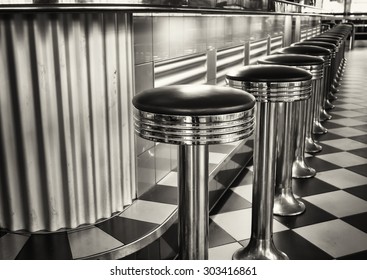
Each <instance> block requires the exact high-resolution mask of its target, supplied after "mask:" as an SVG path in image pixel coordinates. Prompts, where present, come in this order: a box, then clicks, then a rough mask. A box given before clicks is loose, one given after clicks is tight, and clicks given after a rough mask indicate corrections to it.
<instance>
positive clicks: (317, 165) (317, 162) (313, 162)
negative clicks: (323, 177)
mask: <svg viewBox="0 0 367 280" xmlns="http://www.w3.org/2000/svg"><path fill="white" fill-rule="evenodd" d="M305 161H306V163H307V164H308V165H309V166H310V167H312V168H314V169H315V170H316V172H322V171H328V170H333V169H338V168H340V166H337V165H335V164H332V163H330V162H327V161H325V160H322V159H319V158H317V157H307V158H305Z"/></svg>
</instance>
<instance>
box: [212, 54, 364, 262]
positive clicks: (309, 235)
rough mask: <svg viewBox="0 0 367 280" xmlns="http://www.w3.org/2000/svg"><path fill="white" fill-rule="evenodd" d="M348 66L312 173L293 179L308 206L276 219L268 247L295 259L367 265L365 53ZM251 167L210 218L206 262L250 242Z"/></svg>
mask: <svg viewBox="0 0 367 280" xmlns="http://www.w3.org/2000/svg"><path fill="white" fill-rule="evenodd" d="M346 57H347V59H348V61H347V66H346V71H345V74H344V77H343V81H342V86H341V87H340V92H339V93H338V95H337V96H338V99H337V100H336V101H334V102H333V104H335V106H336V108H335V109H333V110H332V111H330V113H331V115H332V116H333V118H332V119H331V120H329V121H327V122H325V123H324V126H325V127H326V128H327V129H328V133H327V134H325V135H322V136H319V137H317V138H316V139H317V140H319V142H320V144H321V145H322V147H323V150H322V151H321V152H320V153H318V154H314V155H307V162H308V164H309V165H310V166H312V167H314V168H315V169H316V170H317V171H318V173H317V175H316V177H314V178H311V179H293V182H292V184H293V192H294V193H295V194H296V195H297V196H298V197H300V199H301V200H302V201H303V202H304V203H305V204H306V211H305V213H303V214H302V215H299V216H296V217H287V218H285V217H276V216H275V218H274V230H273V231H274V235H273V237H274V243H275V245H276V247H277V248H278V249H280V250H282V251H283V252H285V253H286V254H287V255H288V256H289V258H290V259H293V260H322V259H326V260H327V259H364V260H366V259H367V95H366V85H365V77H366V72H367V63H366V58H367V49H366V48H361V49H355V50H353V51H351V52H350V53H348V54H347V56H346ZM251 199H252V166H248V167H247V170H246V171H245V172H244V173H243V174H242V176H241V178H239V180H238V182H237V183H236V184H235V185H233V187H232V188H231V189H230V190H229V191H228V192H227V193H226V195H225V198H224V199H223V200H222V201H221V203H220V205H217V206H216V208H215V209H214V211H212V213H211V214H212V215H211V217H210V220H211V224H210V250H209V258H210V259H231V257H232V254H233V252H234V251H235V250H236V249H238V248H241V247H242V246H246V245H247V244H248V241H249V237H250V230H251V226H250V221H251Z"/></svg>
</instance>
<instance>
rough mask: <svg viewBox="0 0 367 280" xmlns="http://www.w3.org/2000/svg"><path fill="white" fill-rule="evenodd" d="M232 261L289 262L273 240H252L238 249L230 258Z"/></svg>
mask: <svg viewBox="0 0 367 280" xmlns="http://www.w3.org/2000/svg"><path fill="white" fill-rule="evenodd" d="M232 259H233V260H289V258H288V256H287V255H286V254H285V253H283V252H281V251H279V250H278V249H277V248H276V247H275V245H274V243H273V240H272V239H271V240H252V239H251V241H250V243H249V244H248V245H247V247H246V248H241V249H238V250H237V251H236V252H235V253H234V254H233V256H232Z"/></svg>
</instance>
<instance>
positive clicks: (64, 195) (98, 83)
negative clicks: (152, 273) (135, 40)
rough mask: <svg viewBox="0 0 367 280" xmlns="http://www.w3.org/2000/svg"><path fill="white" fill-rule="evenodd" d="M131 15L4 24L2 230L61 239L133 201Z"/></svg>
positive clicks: (13, 17)
mask: <svg viewBox="0 0 367 280" xmlns="http://www.w3.org/2000/svg"><path fill="white" fill-rule="evenodd" d="M131 34H132V16H131V15H129V14H122V13H73V14H58V13H33V14H31V13H29V14H3V15H2V17H1V18H0V92H1V94H0V101H1V102H0V150H1V152H0V166H1V167H0V170H1V171H0V172H1V179H0V207H1V208H0V228H5V229H8V230H11V231H16V230H26V231H32V232H34V231H39V230H46V231H55V230H59V229H62V228H75V227H77V226H79V225H82V224H89V223H94V222H96V221H98V220H100V219H103V218H108V217H110V216H111V215H112V214H113V213H115V212H119V211H121V210H122V209H123V208H124V205H127V204H130V203H131V200H132V198H133V196H134V193H135V190H134V186H135V182H134V180H135V178H134V172H135V171H134V166H135V163H134V158H135V157H134V155H133V151H134V149H133V143H134V138H133V128H132V127H131V125H130V123H132V121H130V118H131V117H132V112H131V108H130V105H129V104H130V99H131V98H132V95H133V83H132V81H133V77H132V75H133V74H132V73H133V71H132V69H133V61H132V60H133V58H132V57H133V56H132V38H131Z"/></svg>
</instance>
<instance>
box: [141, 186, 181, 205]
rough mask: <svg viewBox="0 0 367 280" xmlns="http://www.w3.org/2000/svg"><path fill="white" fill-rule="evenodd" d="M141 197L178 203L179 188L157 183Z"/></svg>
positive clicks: (142, 198)
mask: <svg viewBox="0 0 367 280" xmlns="http://www.w3.org/2000/svg"><path fill="white" fill-rule="evenodd" d="M139 199H141V200H148V201H155V202H161V203H167V204H174V205H177V203H178V188H176V187H170V186H163V185H156V186H154V187H153V188H151V189H150V190H149V191H147V192H146V193H144V194H143V195H141V196H140V198H139Z"/></svg>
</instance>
